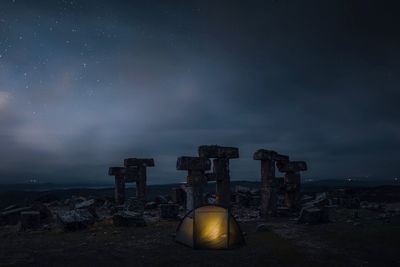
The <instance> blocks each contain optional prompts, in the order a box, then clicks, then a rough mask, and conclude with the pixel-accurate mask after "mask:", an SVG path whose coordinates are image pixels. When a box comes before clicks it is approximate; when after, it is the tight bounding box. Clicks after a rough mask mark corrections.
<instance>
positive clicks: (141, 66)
mask: <svg viewBox="0 0 400 267" xmlns="http://www.w3.org/2000/svg"><path fill="white" fill-rule="evenodd" d="M398 8H399V4H398V3H397V2H385V3H382V2H379V1H334V2H333V1H331V2H321V1H302V2H299V1H251V2H249V3H247V2H246V3H244V2H240V1H227V2H223V1H193V2H188V1H182V2H180V1H174V2H168V3H167V2H165V1H157V2H155V1H145V2H140V3H130V2H128V1H21V0H16V1H2V2H1V3H0V160H1V164H0V179H1V181H3V182H9V181H15V182H20V181H25V180H27V179H30V178H38V179H40V180H42V181H50V182H86V181H99V182H105V181H110V179H111V178H108V177H107V175H106V174H107V172H106V170H107V168H108V166H110V165H118V164H121V162H122V159H123V158H124V157H129V156H137V157H154V158H155V160H156V164H157V165H156V168H154V169H151V170H150V175H151V177H152V178H151V181H150V182H152V183H164V182H177V181H182V180H183V179H184V176H185V174H184V173H182V172H178V171H176V170H175V161H176V158H177V157H178V156H180V155H195V154H196V151H197V146H198V145H200V144H221V145H230V146H238V147H239V148H240V154H241V158H240V159H237V160H234V161H232V175H233V177H234V179H253V180H255V179H258V177H259V162H256V161H253V160H252V153H253V152H254V151H255V150H256V149H259V148H267V149H275V150H278V151H280V152H282V153H285V154H289V155H290V156H291V157H292V158H293V159H296V160H306V161H307V162H308V163H309V166H310V170H309V171H308V172H307V174H306V175H307V176H309V177H314V178H334V177H344V176H348V175H376V176H393V175H398V168H397V165H398V159H397V158H396V155H397V154H398V153H399V151H400V139H399V137H398V134H397V133H398V132H399V131H400V124H399V121H400V109H399V108H398V99H400V91H399V90H398V88H399V84H400V81H399V77H400V76H399V66H398V64H397V62H399V60H400V49H399V48H400V47H399V44H400V42H399V37H400V36H399V31H398V30H397V29H398V26H399V19H398V17H397V15H396V10H398Z"/></svg>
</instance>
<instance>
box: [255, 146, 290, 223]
mask: <svg viewBox="0 0 400 267" xmlns="http://www.w3.org/2000/svg"><path fill="white" fill-rule="evenodd" d="M253 159H254V160H260V161H261V188H260V194H261V204H260V216H261V217H263V218H265V217H267V216H268V215H270V216H275V215H276V208H277V207H276V206H277V205H276V202H277V191H278V186H277V182H276V179H275V163H276V162H277V161H280V162H286V161H289V157H288V156H285V155H280V154H278V153H277V152H275V151H273V150H265V149H259V150H257V151H256V152H255V153H254V155H253Z"/></svg>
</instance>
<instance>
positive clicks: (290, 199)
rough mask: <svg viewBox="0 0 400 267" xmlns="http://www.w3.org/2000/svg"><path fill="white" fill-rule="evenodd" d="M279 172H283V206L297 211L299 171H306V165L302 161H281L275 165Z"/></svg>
mask: <svg viewBox="0 0 400 267" xmlns="http://www.w3.org/2000/svg"><path fill="white" fill-rule="evenodd" d="M277 167H278V169H279V171H281V172H285V177H284V187H285V205H286V207H288V208H289V209H292V210H293V209H298V208H299V207H300V200H301V194H300V189H301V188H300V185H301V181H300V171H306V170H307V164H306V163H305V162H304V161H290V162H289V161H282V162H278V163H277Z"/></svg>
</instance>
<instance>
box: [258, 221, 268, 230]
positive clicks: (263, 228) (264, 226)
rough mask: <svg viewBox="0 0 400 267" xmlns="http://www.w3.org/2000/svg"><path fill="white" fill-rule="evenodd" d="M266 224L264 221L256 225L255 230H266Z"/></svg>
mask: <svg viewBox="0 0 400 267" xmlns="http://www.w3.org/2000/svg"><path fill="white" fill-rule="evenodd" d="M268 231H269V229H268V226H267V225H266V224H264V223H261V224H259V225H257V232H268Z"/></svg>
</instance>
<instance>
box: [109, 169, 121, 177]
mask: <svg viewBox="0 0 400 267" xmlns="http://www.w3.org/2000/svg"><path fill="white" fill-rule="evenodd" d="M108 175H110V176H116V175H125V168H124V167H110V168H108Z"/></svg>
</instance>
